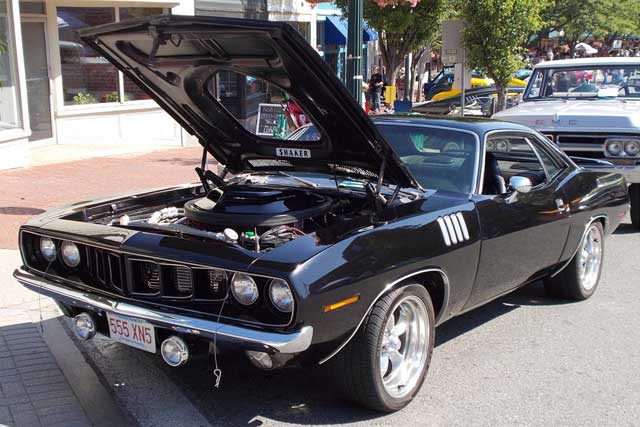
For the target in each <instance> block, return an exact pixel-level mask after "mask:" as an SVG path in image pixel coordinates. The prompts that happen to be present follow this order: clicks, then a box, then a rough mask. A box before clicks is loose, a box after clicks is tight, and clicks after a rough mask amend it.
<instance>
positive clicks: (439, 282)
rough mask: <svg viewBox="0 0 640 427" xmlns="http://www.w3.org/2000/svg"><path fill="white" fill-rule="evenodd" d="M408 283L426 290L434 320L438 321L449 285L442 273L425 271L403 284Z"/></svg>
mask: <svg viewBox="0 0 640 427" xmlns="http://www.w3.org/2000/svg"><path fill="white" fill-rule="evenodd" d="M409 283H419V284H421V285H422V286H424V287H425V288H426V289H427V292H429V296H430V297H431V302H432V303H433V311H434V314H435V315H436V320H438V319H440V315H441V314H442V310H444V309H445V308H446V307H445V304H446V301H447V299H448V298H449V284H448V283H447V280H446V279H445V276H444V273H440V272H438V271H427V272H424V273H420V274H417V275H415V276H411V277H410V278H407V279H406V280H405V281H404V283H403V284H409Z"/></svg>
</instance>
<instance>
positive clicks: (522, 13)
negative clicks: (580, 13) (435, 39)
mask: <svg viewBox="0 0 640 427" xmlns="http://www.w3.org/2000/svg"><path fill="white" fill-rule="evenodd" d="M541 5H542V2H540V1H539V0H465V1H464V3H463V5H462V17H463V19H464V20H465V21H466V24H467V25H466V28H465V30H464V36H463V40H464V45H465V48H466V57H467V60H468V62H469V65H470V66H471V67H473V68H482V69H483V70H485V71H486V73H487V75H488V76H489V77H491V78H492V79H493V80H494V82H495V85H496V90H497V92H498V100H497V105H496V110H497V111H500V110H503V109H504V108H505V107H506V102H507V85H508V84H509V81H510V80H511V77H512V76H513V73H514V72H515V71H516V70H517V69H518V68H519V67H520V65H521V64H520V61H519V60H518V59H517V56H516V55H517V54H519V53H521V52H522V46H524V45H525V43H526V41H527V39H528V37H529V35H530V34H531V33H532V32H533V31H536V30H537V29H538V28H540V26H541V24H542V20H541V17H540V12H541Z"/></svg>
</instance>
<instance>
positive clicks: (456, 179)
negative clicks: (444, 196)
mask: <svg viewBox="0 0 640 427" xmlns="http://www.w3.org/2000/svg"><path fill="white" fill-rule="evenodd" d="M376 126H377V127H378V129H379V130H380V133H382V135H383V136H384V137H385V138H386V139H387V141H388V142H389V143H390V145H391V147H392V148H393V150H394V151H395V152H396V154H397V155H398V157H400V160H402V162H403V163H404V164H405V165H406V166H407V168H408V169H409V172H411V174H412V175H413V176H414V177H415V179H416V180H417V181H418V182H419V183H420V185H421V186H422V187H424V188H429V189H432V190H448V191H457V192H462V193H472V192H473V191H474V188H475V176H476V169H475V165H476V153H477V151H478V142H477V139H476V137H475V135H474V134H472V133H467V132H463V131H459V130H455V129H442V128H438V127H432V126H419V125H415V126H414V125H407V124H401V125H400V124H393V123H381V122H377V123H376ZM317 132H318V131H317V130H316V129H315V128H314V127H313V126H305V127H302V128H300V129H298V130H297V131H296V132H294V133H293V134H291V136H290V137H289V138H290V139H294V140H305V139H306V138H308V137H313V135H314V134H316V133H317Z"/></svg>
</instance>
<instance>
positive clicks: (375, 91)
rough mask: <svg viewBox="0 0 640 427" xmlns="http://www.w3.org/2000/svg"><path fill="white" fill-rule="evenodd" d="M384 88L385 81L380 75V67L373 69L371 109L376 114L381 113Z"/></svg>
mask: <svg viewBox="0 0 640 427" xmlns="http://www.w3.org/2000/svg"><path fill="white" fill-rule="evenodd" d="M383 86H384V79H383V77H382V74H381V73H380V67H379V66H377V65H376V66H375V67H373V73H372V74H371V77H370V78H369V102H370V109H371V111H373V112H374V113H378V112H380V97H381V96H382V87H383Z"/></svg>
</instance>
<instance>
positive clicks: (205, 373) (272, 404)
mask: <svg viewBox="0 0 640 427" xmlns="http://www.w3.org/2000/svg"><path fill="white" fill-rule="evenodd" d="M559 303H562V302H561V301H558V300H552V299H549V298H546V297H545V296H544V289H543V287H542V284H541V283H540V282H537V283H534V284H532V285H529V286H526V287H523V288H521V289H519V290H517V291H515V292H513V293H512V294H509V295H507V296H505V297H502V298H500V299H498V300H496V301H494V302H491V303H489V304H487V305H485V306H482V307H480V308H477V309H475V310H473V311H471V312H469V313H466V314H463V315H461V316H459V317H456V318H454V319H452V320H450V321H448V322H446V323H444V324H443V325H442V326H440V327H438V329H437V332H436V346H440V345H443V344H444V343H446V342H448V341H450V340H453V339H456V338H458V337H460V336H461V335H463V334H465V333H466V332H468V331H470V330H472V329H474V328H476V327H478V326H480V325H483V324H485V323H487V322H490V321H491V320H493V319H496V318H498V317H500V316H502V315H505V314H507V313H509V312H511V311H513V310H515V309H517V308H519V307H520V306H528V305H551V304H559ZM150 359H151V360H153V361H154V362H155V363H158V364H159V365H160V366H162V369H163V370H164V371H165V372H166V373H167V375H168V376H169V377H170V378H171V379H172V380H173V381H174V382H176V383H177V384H178V385H179V386H180V388H181V389H182V390H183V391H184V393H185V394H186V396H187V397H188V398H189V399H190V400H191V401H192V402H193V403H194V405H196V407H198V409H199V410H200V411H201V412H202V413H203V415H204V416H205V417H207V418H208V419H209V420H210V422H211V423H212V424H215V425H250V426H260V425H262V424H263V422H262V421H261V420H260V418H266V419H269V420H273V421H276V422H283V423H290V424H342V423H349V422H357V421H366V420H373V419H376V418H379V417H382V416H384V414H380V413H376V412H372V411H369V410H366V409H363V408H360V407H358V406H356V405H354V404H352V403H350V402H349V401H347V400H345V399H343V398H342V397H341V396H340V394H339V393H337V391H336V389H335V387H333V386H332V384H331V383H330V382H329V381H328V379H327V377H326V375H324V376H323V370H322V369H304V370H303V369H300V368H289V369H286V370H281V371H273V372H265V371H260V370H258V369H255V368H253V367H252V366H250V365H249V363H248V362H246V361H245V360H244V358H241V359H240V360H238V359H236V360H228V359H222V360H220V368H221V369H222V371H223V377H222V381H221V384H220V389H219V390H216V389H215V388H214V376H213V374H212V371H213V366H212V364H211V363H210V362H209V361H207V360H205V359H200V360H193V361H192V362H190V363H189V364H188V365H187V366H185V367H184V368H180V369H172V368H169V367H167V366H166V365H164V364H163V363H162V362H160V361H158V358H155V357H154V358H150Z"/></svg>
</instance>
